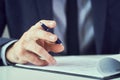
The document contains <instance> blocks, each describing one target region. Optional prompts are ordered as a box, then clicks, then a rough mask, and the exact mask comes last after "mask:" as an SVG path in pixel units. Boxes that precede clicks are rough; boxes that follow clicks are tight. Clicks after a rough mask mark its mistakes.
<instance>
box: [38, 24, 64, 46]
mask: <svg viewBox="0 0 120 80" xmlns="http://www.w3.org/2000/svg"><path fill="white" fill-rule="evenodd" d="M40 24H41V27H42V28H43V29H44V30H45V31H47V32H50V28H49V27H47V26H46V25H45V24H43V23H42V22H40ZM55 43H56V44H61V43H62V41H61V40H60V39H59V38H58V39H57V41H56V42H55Z"/></svg>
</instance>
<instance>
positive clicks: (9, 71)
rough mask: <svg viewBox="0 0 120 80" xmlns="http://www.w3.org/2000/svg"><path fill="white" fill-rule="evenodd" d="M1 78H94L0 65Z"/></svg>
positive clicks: (60, 79)
mask: <svg viewBox="0 0 120 80" xmlns="http://www.w3.org/2000/svg"><path fill="white" fill-rule="evenodd" d="M0 80H93V79H90V78H83V77H77V76H70V75H64V74H57V73H50V72H44V71H36V70H29V69H23V68H16V67H12V66H6V67H5V66H4V67H0Z"/></svg>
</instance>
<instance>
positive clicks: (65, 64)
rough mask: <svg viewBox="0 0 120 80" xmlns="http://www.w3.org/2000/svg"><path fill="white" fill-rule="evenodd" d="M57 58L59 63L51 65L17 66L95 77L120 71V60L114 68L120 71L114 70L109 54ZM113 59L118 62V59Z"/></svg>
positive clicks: (18, 65)
mask: <svg viewBox="0 0 120 80" xmlns="http://www.w3.org/2000/svg"><path fill="white" fill-rule="evenodd" d="M116 58H118V59H120V56H119V57H118V56H117V57H116ZM55 59H56V61H57V63H56V64H55V65H51V66H43V67H40V66H35V65H30V64H27V65H22V64H16V65H15V66H17V67H24V68H28V69H35V70H43V71H50V72H55V73H61V74H70V75H74V76H81V77H88V78H94V79H101V78H104V77H106V76H111V75H113V74H117V73H119V71H120V69H118V66H119V67H120V62H119V61H120V60H119V61H118V62H119V65H118V63H115V64H117V65H115V64H114V65H115V66H114V68H116V67H117V69H118V71H116V70H115V69H114V70H113V69H112V68H113V67H111V66H110V65H111V64H109V66H107V65H108V63H111V59H114V58H113V57H112V58H111V57H109V56H108V57H107V56H61V57H59V56H58V57H55ZM106 59H107V60H106ZM113 61H115V62H116V59H114V60H113ZM106 68H107V69H106Z"/></svg>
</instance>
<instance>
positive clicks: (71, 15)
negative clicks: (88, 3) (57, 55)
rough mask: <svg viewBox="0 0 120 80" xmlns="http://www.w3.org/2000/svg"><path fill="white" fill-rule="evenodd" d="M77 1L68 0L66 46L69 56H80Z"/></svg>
mask: <svg viewBox="0 0 120 80" xmlns="http://www.w3.org/2000/svg"><path fill="white" fill-rule="evenodd" d="M77 10H78V9H77V0H67V2H66V17H67V18H66V19H67V31H66V44H67V53H68V55H78V54H79V43H78V42H79V40H78V11H77Z"/></svg>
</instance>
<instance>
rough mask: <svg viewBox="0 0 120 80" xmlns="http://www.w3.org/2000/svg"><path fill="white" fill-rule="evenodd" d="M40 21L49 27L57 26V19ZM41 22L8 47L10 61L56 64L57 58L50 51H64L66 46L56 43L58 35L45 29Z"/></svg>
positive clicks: (43, 64)
mask: <svg viewBox="0 0 120 80" xmlns="http://www.w3.org/2000/svg"><path fill="white" fill-rule="evenodd" d="M40 22H42V23H44V24H45V25H46V26H48V27H49V28H54V27H55V26H56V22H55V21H49V20H41V21H40ZM40 22H38V23H36V24H35V25H34V26H32V27H31V28H30V29H29V30H28V31H26V32H25V33H24V34H23V35H22V37H21V38H20V39H19V40H18V41H17V42H16V43H15V44H14V45H12V46H11V47H9V48H8V50H7V53H6V57H7V59H8V60H9V61H10V62H13V63H21V64H25V63H32V64H34V65H40V66H45V65H48V64H55V62H56V61H55V59H54V58H53V57H52V56H51V55H50V54H49V53H48V52H49V51H52V52H55V53H58V52H61V51H63V50H64V47H63V45H62V44H55V41H56V40H57V36H56V35H55V34H52V33H50V32H46V31H44V29H42V27H41V26H40ZM40 57H41V58H42V59H41V58H40Z"/></svg>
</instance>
